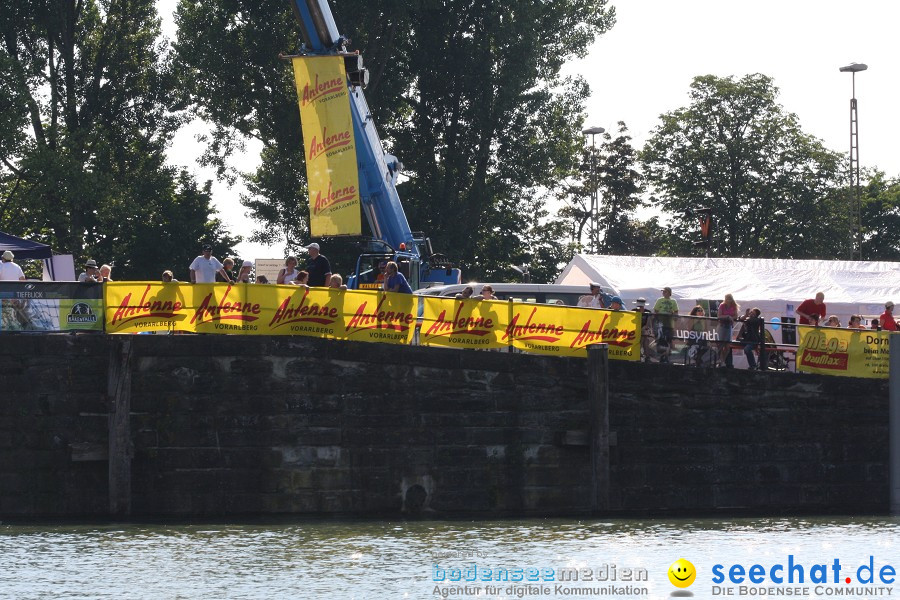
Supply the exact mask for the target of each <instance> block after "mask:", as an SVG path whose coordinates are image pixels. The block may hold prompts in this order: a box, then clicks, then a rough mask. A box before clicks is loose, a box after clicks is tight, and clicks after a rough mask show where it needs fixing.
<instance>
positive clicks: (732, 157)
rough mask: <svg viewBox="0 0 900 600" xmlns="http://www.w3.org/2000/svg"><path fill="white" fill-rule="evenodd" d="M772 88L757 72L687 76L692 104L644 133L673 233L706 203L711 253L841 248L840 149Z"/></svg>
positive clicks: (818, 253) (843, 252)
mask: <svg viewBox="0 0 900 600" xmlns="http://www.w3.org/2000/svg"><path fill="white" fill-rule="evenodd" d="M777 95H778V89H777V88H776V87H775V86H774V84H773V82H772V79H771V78H769V77H766V76H764V75H759V74H756V75H748V76H745V77H743V78H742V79H739V80H735V79H734V78H733V77H727V78H719V77H715V76H712V75H706V76H702V77H697V78H695V79H694V81H693V83H692V84H691V94H690V96H691V104H690V105H689V106H687V107H685V108H680V109H678V110H675V111H672V112H670V113H667V114H664V115H662V124H661V125H660V126H659V127H657V128H656V130H655V131H654V133H653V136H652V137H651V139H650V140H649V141H648V142H647V145H646V147H645V149H644V151H643V156H642V158H643V160H644V163H645V165H646V174H647V177H648V180H649V182H650V183H651V185H652V186H653V187H654V188H655V191H656V192H657V193H658V195H659V202H660V206H661V208H663V209H665V210H666V211H668V212H670V213H671V214H672V215H673V217H674V222H673V226H674V228H673V234H676V235H678V236H679V237H682V238H686V237H696V233H695V232H696V231H697V226H696V219H695V216H694V215H693V214H692V212H691V211H692V210H694V209H697V208H700V207H709V208H712V209H713V215H714V219H715V220H716V228H715V235H714V239H713V253H714V254H715V255H720V256H746V257H781V258H844V257H846V256H847V255H848V254H849V243H850V235H849V232H850V223H849V213H848V211H847V209H846V204H845V203H844V202H842V199H841V193H840V191H839V182H840V180H841V178H842V176H841V172H840V170H841V164H842V163H841V155H840V154H838V153H835V152H832V151H830V150H828V149H826V148H825V147H824V146H823V145H822V143H821V142H820V141H819V140H817V139H815V138H813V137H812V136H809V135H807V134H804V133H803V132H802V131H801V129H800V126H799V123H798V122H797V117H796V116H795V115H793V114H790V113H787V112H785V111H784V109H783V108H782V107H781V106H780V105H779V104H777V102H776V98H777ZM679 234H680V235H679Z"/></svg>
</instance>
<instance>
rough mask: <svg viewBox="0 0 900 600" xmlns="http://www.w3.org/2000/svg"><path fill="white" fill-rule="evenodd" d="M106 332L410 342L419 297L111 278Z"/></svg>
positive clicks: (106, 298)
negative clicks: (122, 280)
mask: <svg viewBox="0 0 900 600" xmlns="http://www.w3.org/2000/svg"><path fill="white" fill-rule="evenodd" d="M103 287H104V302H105V305H106V331H107V332H108V333H139V332H142V331H187V332H191V333H231V334H243V335H306V336H312V337H320V338H333V339H342V340H356V341H365V342H387V343H394V344H408V343H409V342H410V341H411V340H412V336H413V333H414V331H415V326H416V316H415V315H416V297H415V296H412V295H411V294H394V293H385V292H369V291H355V290H346V291H345V290H335V289H330V288H306V287H301V286H293V285H248V284H237V285H230V284H226V283H215V284H212V283H210V284H195V285H191V284H184V283H155V282H152V283H151V282H143V283H131V282H129V283H125V282H121V283H120V282H109V283H107V284H105V285H104V286H103Z"/></svg>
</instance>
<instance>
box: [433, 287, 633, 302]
mask: <svg viewBox="0 0 900 600" xmlns="http://www.w3.org/2000/svg"><path fill="white" fill-rule="evenodd" d="M485 285H490V286H491V287H492V288H494V295H495V296H497V299H498V300H509V299H510V298H512V300H513V301H514V302H531V303H535V304H559V305H566V306H577V305H578V299H579V298H580V297H582V296H584V295H585V294H590V293H591V290H590V288H589V287H588V286H587V285H556V284H554V283H477V282H473V283H456V284H453V285H441V286H437V287H430V288H424V289H421V290H416V292H415V293H416V294H419V295H422V296H444V297H448V296H449V297H451V298H452V297H454V296H456V294H459V293H460V292H462V291H463V289H464V288H465V287H466V286H471V287H472V289H473V290H475V292H474V294H472V296H473V297H478V296H480V294H481V288H482V286H485ZM602 291H603V292H604V293H607V294H610V295H613V296H615V295H616V293H615V292H614V291H613V290H610V289H609V288H602Z"/></svg>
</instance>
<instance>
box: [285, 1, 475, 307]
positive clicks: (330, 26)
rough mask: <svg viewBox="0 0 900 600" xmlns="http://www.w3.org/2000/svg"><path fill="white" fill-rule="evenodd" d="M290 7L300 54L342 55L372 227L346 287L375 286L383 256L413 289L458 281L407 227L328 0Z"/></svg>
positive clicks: (395, 173) (390, 167)
mask: <svg viewBox="0 0 900 600" xmlns="http://www.w3.org/2000/svg"><path fill="white" fill-rule="evenodd" d="M291 6H292V7H293V9H294V13H295V16H296V17H297V21H298V22H299V23H300V28H301V31H302V34H303V53H304V54H308V55H340V56H343V57H344V64H345V67H346V71H347V86H348V90H349V92H350V93H349V96H350V112H351V115H352V118H353V133H354V136H355V138H356V148H357V150H356V152H357V157H356V159H357V164H358V166H359V189H360V198H361V201H362V209H363V214H365V216H366V221H367V222H368V224H369V228H370V229H371V231H372V239H371V240H370V241H369V243H368V246H367V248H366V249H365V251H364V252H363V253H362V254H361V255H360V257H359V259H357V263H356V269H355V271H354V272H353V273H352V274H351V275H350V276H349V277H348V280H347V287H348V288H351V289H355V288H366V287H370V288H371V287H380V285H379V284H377V283H376V277H377V274H378V271H377V265H378V263H379V262H381V261H382V260H395V261H397V263H398V265H399V266H400V269H401V271H402V272H404V274H406V276H407V278H408V279H409V282H410V285H411V286H412V288H413V289H417V288H419V287H425V286H428V285H443V284H451V283H459V282H460V270H459V269H458V268H454V267H453V266H452V265H450V264H449V263H448V262H447V261H446V259H444V257H443V256H442V255H439V254H435V253H434V251H433V250H432V248H431V241H430V239H429V238H427V237H425V235H424V234H422V233H414V232H413V231H412V230H411V229H410V226H409V221H408V220H407V218H406V213H405V212H404V210H403V205H402V204H401V203H400V196H399V194H398V193H397V178H398V177H399V175H400V171H401V170H402V168H403V165H402V163H401V162H400V161H399V160H398V159H397V158H396V157H395V156H391V155H390V154H387V153H385V151H384V147H383V146H382V144H381V139H380V138H379V137H378V131H376V129H375V123H374V121H373V119H372V113H371V112H370V111H369V105H368V103H367V102H366V97H365V95H364V94H363V88H364V87H365V86H366V84H367V83H368V79H369V74H368V71H367V70H366V68H365V67H364V66H363V60H362V57H361V56H360V55H359V54H358V53H352V54H351V53H348V52H347V50H346V44H347V39H346V38H345V37H344V36H342V35H341V34H340V33H339V32H338V28H337V25H336V23H335V21H334V16H333V15H332V13H331V7H330V6H329V4H328V0H292V2H291Z"/></svg>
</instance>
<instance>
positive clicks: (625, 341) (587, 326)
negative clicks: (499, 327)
mask: <svg viewBox="0 0 900 600" xmlns="http://www.w3.org/2000/svg"><path fill="white" fill-rule="evenodd" d="M640 329H641V328H640V315H638V314H637V313H635V312H631V311H615V310H598V309H591V308H571V307H562V306H552V305H545V304H519V303H513V305H512V315H511V318H510V320H509V324H508V325H507V326H506V330H505V331H504V333H503V334H502V336H501V338H500V341H501V342H504V343H508V341H509V340H512V345H513V346H514V347H516V348H520V349H522V350H525V351H526V352H533V353H537V354H549V355H551V356H581V357H584V356H587V346H589V345H591V344H609V358H610V359H612V360H640V359H641V333H640Z"/></svg>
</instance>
